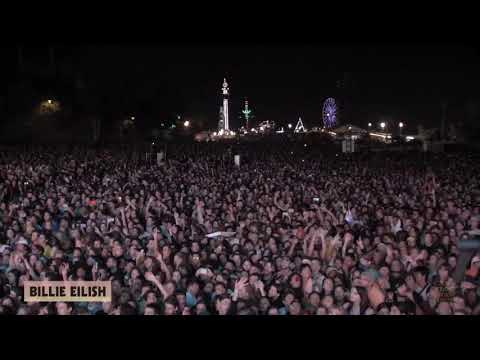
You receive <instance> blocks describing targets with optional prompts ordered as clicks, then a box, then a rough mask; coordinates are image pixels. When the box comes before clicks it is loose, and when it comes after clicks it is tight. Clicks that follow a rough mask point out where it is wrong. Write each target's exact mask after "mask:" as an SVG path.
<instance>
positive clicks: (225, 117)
mask: <svg viewBox="0 0 480 360" xmlns="http://www.w3.org/2000/svg"><path fill="white" fill-rule="evenodd" d="M229 90H230V89H229V88H228V83H227V79H223V86H222V95H223V109H222V110H223V123H224V130H225V131H230V124H229V122H228V120H229V119H228V95H229Z"/></svg>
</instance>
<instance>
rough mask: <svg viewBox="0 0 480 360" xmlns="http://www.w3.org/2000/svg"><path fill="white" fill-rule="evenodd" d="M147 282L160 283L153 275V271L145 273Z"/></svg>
mask: <svg viewBox="0 0 480 360" xmlns="http://www.w3.org/2000/svg"><path fill="white" fill-rule="evenodd" d="M145 280H147V281H150V282H153V283H156V282H157V281H158V280H157V278H156V277H155V275H153V273H152V272H151V271H147V272H146V273H145Z"/></svg>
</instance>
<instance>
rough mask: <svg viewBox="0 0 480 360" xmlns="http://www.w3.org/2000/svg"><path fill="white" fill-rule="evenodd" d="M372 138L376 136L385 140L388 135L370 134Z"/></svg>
mask: <svg viewBox="0 0 480 360" xmlns="http://www.w3.org/2000/svg"><path fill="white" fill-rule="evenodd" d="M370 135H371V136H376V137H381V138H382V139H385V138H386V137H387V135H384V134H377V133H370Z"/></svg>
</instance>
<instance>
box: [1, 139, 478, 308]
mask: <svg viewBox="0 0 480 360" xmlns="http://www.w3.org/2000/svg"><path fill="white" fill-rule="evenodd" d="M236 154H239V155H240V166H236V165H235V163H234V160H233V158H234V155H236ZM479 160H480V159H479V157H478V155H476V154H468V153H461V154H460V153H457V154H441V155H438V156H436V157H435V156H432V155H423V154H419V153H412V154H408V153H399V154H391V153H390V154H389V153H381V154H380V153H379V154H372V153H369V154H351V155H345V154H335V153H328V154H327V153H325V154H322V152H321V151H318V149H314V148H313V147H312V146H310V145H308V146H307V144H298V145H295V146H293V145H288V146H287V145H283V146H267V145H265V146H260V145H252V144H249V145H245V146H242V145H236V146H229V145H224V144H200V145H194V146H193V145H181V146H173V145H171V146H169V147H168V148H167V151H166V161H163V162H162V163H157V162H156V158H155V157H144V156H143V155H142V156H136V157H135V156H131V154H130V153H128V152H123V151H122V152H120V151H112V150H107V149H98V150H88V151H87V150H85V151H84V150H79V149H73V150H71V151H68V152H61V151H58V150H54V149H48V150H45V149H43V150H42V151H33V150H32V151H12V152H9V151H5V152H3V153H1V157H0V314H19V315H37V314H38V315H49V314H59V315H69V314H70V315H82V314H85V315H375V314H376V315H415V314H416V315H434V314H438V315H477V314H480V301H479V298H480V290H479V284H480V283H479V270H480V256H479V255H478V253H477V254H474V255H473V256H472V258H471V259H469V263H468V266H467V269H466V273H465V277H464V278H463V280H462V281H460V282H458V283H457V282H456V281H455V280H454V279H453V273H454V271H455V269H456V266H457V262H458V259H459V242H460V241H462V240H465V239H468V238H469V237H471V236H475V235H476V234H478V233H479V221H480V213H479V204H480V187H479V179H480V174H479V170H480V161H479ZM28 280H51V281H66V280H72V281H77V280H102V281H111V284H112V301H111V302H108V303H76V302H72V303H67V302H57V303H42V302H38V303H26V302H25V301H24V293H23V284H24V282H25V281H28Z"/></svg>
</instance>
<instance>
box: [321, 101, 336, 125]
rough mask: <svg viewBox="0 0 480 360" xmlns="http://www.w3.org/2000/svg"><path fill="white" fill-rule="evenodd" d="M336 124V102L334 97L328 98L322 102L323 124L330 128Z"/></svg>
mask: <svg viewBox="0 0 480 360" xmlns="http://www.w3.org/2000/svg"><path fill="white" fill-rule="evenodd" d="M336 125H337V104H336V102H335V99H334V98H328V99H327V100H325V102H324V103H323V126H325V128H327V129H331V128H333V127H335V126H336Z"/></svg>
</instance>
